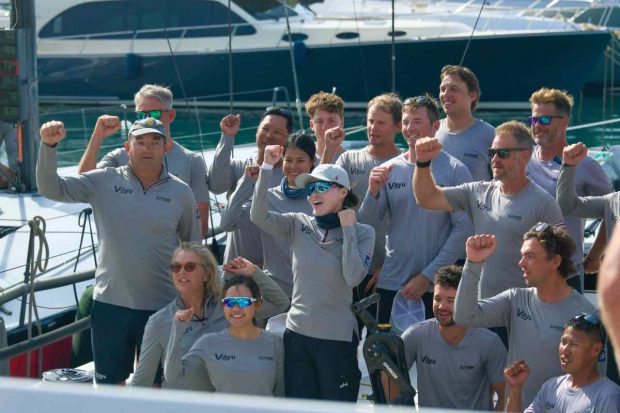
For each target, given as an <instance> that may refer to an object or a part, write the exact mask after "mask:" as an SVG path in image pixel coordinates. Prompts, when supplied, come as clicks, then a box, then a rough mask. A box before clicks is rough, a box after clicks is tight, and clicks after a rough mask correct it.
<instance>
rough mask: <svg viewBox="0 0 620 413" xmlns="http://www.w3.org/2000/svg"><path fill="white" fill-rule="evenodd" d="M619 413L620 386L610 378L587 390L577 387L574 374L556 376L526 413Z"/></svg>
mask: <svg viewBox="0 0 620 413" xmlns="http://www.w3.org/2000/svg"><path fill="white" fill-rule="evenodd" d="M539 412H540V413H547V412H548V413H565V412H582V413H586V412H591V413H598V412H601V413H603V412H604V413H618V412H620V387H618V385H617V384H615V383H614V382H613V381H611V380H609V379H608V378H607V377H601V378H600V379H599V380H597V381H595V382H594V383H592V384H589V385H587V386H584V387H579V388H573V387H572V386H571V385H570V375H569V374H565V375H564V376H560V377H554V378H552V379H549V380H547V381H546V382H545V384H543V386H542V388H541V389H540V391H539V392H538V394H537V395H536V398H535V399H534V401H533V402H532V404H530V406H529V407H528V408H527V409H525V413H539Z"/></svg>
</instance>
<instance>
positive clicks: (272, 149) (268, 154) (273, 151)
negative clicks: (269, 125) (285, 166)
mask: <svg viewBox="0 0 620 413" xmlns="http://www.w3.org/2000/svg"><path fill="white" fill-rule="evenodd" d="M283 153H284V148H283V147H281V146H280V145H267V146H266V147H265V159H264V162H266V163H267V164H269V165H275V164H277V163H278V161H279V160H280V159H282V154H283Z"/></svg>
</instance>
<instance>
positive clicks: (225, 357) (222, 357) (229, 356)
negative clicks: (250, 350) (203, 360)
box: [215, 353, 235, 361]
mask: <svg viewBox="0 0 620 413" xmlns="http://www.w3.org/2000/svg"><path fill="white" fill-rule="evenodd" d="M215 358H216V359H218V360H222V361H229V360H234V359H235V355H234V354H224V353H215Z"/></svg>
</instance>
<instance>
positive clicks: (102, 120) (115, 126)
mask: <svg viewBox="0 0 620 413" xmlns="http://www.w3.org/2000/svg"><path fill="white" fill-rule="evenodd" d="M120 128H121V119H120V118H119V117H118V116H112V115H101V116H99V117H98V118H97V123H96V124H95V129H94V130H93V135H92V138H93V139H104V138H107V137H108V136H110V135H112V134H113V133H114V132H116V131H117V130H119V129H120Z"/></svg>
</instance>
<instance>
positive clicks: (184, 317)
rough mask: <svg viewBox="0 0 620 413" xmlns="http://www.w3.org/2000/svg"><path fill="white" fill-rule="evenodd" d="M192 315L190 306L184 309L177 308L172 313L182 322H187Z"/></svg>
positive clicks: (192, 310) (192, 311)
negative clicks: (174, 312)
mask: <svg viewBox="0 0 620 413" xmlns="http://www.w3.org/2000/svg"><path fill="white" fill-rule="evenodd" d="M193 316H194V309H193V308H192V307H190V308H186V309H185V310H177V312H176V314H175V315H174V319H175V320H177V321H180V322H182V323H187V322H188V321H190V320H191V319H192V317H193Z"/></svg>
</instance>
